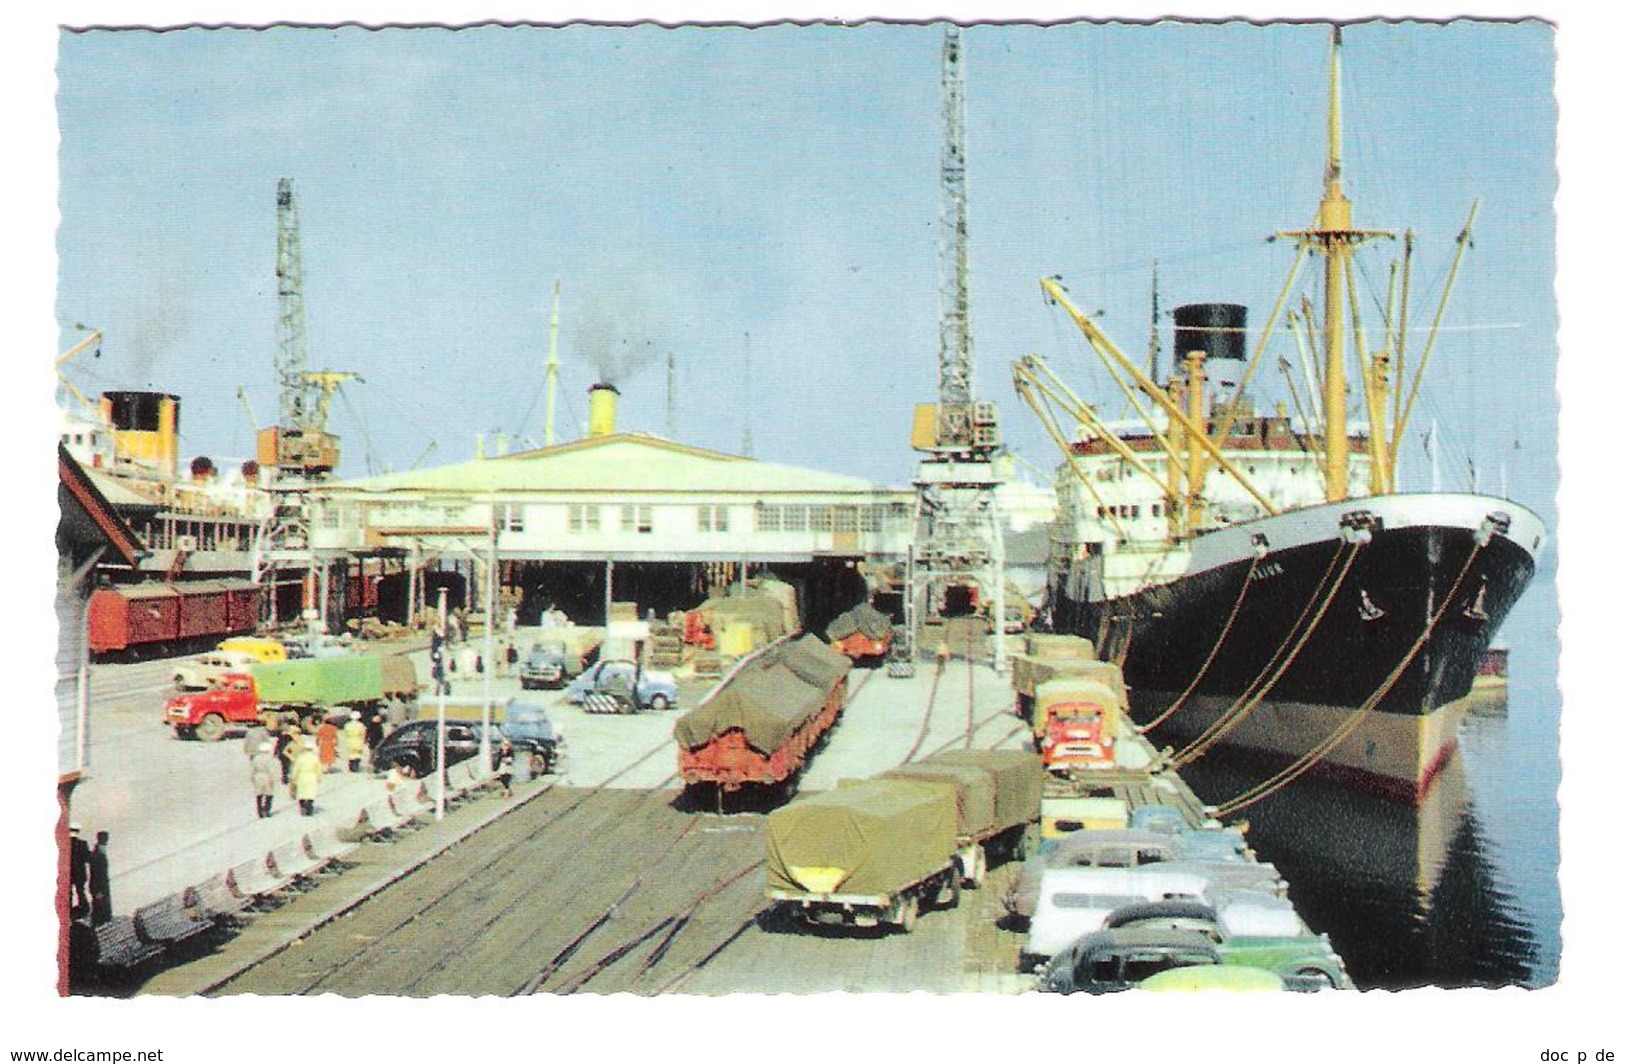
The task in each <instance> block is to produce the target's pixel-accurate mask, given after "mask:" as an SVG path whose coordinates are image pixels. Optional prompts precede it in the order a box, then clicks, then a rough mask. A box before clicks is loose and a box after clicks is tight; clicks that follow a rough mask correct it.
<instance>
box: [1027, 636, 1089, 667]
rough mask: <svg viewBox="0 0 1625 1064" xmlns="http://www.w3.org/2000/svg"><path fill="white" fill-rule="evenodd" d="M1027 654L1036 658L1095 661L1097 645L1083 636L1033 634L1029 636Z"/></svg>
mask: <svg viewBox="0 0 1625 1064" xmlns="http://www.w3.org/2000/svg"><path fill="white" fill-rule="evenodd" d="M1027 653H1028V654H1030V655H1032V656H1033V657H1035V658H1082V659H1084V660H1086V661H1093V660H1094V657H1095V645H1094V644H1093V643H1091V642H1090V641H1089V640H1088V639H1086V638H1085V637H1083V636H1081V635H1049V634H1047V633H1043V632H1033V633H1032V634H1031V635H1029V636H1027Z"/></svg>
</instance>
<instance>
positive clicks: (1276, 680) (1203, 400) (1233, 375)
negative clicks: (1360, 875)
mask: <svg viewBox="0 0 1625 1064" xmlns="http://www.w3.org/2000/svg"><path fill="white" fill-rule="evenodd" d="M1340 51H1341V35H1340V32H1339V31H1335V30H1334V33H1333V43H1332V59H1331V75H1330V79H1329V80H1330V92H1329V95H1330V114H1331V118H1330V121H1329V123H1328V130H1329V133H1328V152H1327V164H1326V169H1325V179H1324V190H1323V194H1322V198H1321V201H1320V205H1319V209H1318V211H1317V213H1316V216H1315V220H1314V222H1313V224H1312V225H1311V226H1310V227H1309V228H1307V229H1305V230H1303V231H1300V232H1293V233H1285V234H1281V236H1282V238H1284V239H1288V240H1292V241H1294V242H1295V243H1296V245H1297V247H1298V256H1297V260H1296V263H1295V265H1294V267H1293V277H1295V276H1296V273H1297V268H1298V265H1299V264H1301V263H1302V262H1303V260H1304V259H1305V258H1307V257H1311V256H1312V257H1315V258H1317V259H1318V260H1319V261H1320V263H1321V269H1322V277H1321V281H1322V284H1321V286H1320V297H1321V299H1320V303H1321V305H1320V307H1319V308H1318V322H1317V321H1314V319H1313V317H1312V316H1311V314H1312V312H1311V310H1310V308H1309V306H1308V301H1307V300H1305V305H1304V308H1303V314H1302V316H1301V317H1300V316H1299V312H1298V310H1297V309H1295V308H1294V309H1293V310H1290V311H1288V313H1287V315H1286V317H1287V323H1288V327H1289V328H1290V329H1291V330H1292V331H1293V333H1294V335H1295V337H1296V338H1297V340H1298V353H1299V355H1300V358H1301V359H1302V363H1303V368H1304V376H1305V378H1306V379H1308V380H1312V381H1314V382H1315V385H1314V386H1313V387H1309V388H1306V389H1305V394H1303V395H1300V394H1298V392H1297V391H1296V389H1295V388H1294V391H1293V399H1294V401H1302V400H1307V402H1306V403H1300V406H1299V408H1298V410H1297V411H1296V416H1293V415H1292V414H1291V413H1289V411H1288V409H1287V407H1286V405H1285V404H1284V403H1283V404H1278V405H1277V407H1276V409H1275V410H1274V412H1273V413H1260V412H1259V411H1258V410H1257V409H1255V405H1254V402H1253V400H1252V398H1251V396H1250V394H1249V392H1248V390H1247V385H1248V383H1249V381H1250V380H1251V377H1252V374H1253V371H1254V369H1255V368H1256V366H1257V363H1258V361H1259V358H1260V356H1261V355H1262V354H1263V351H1264V348H1265V345H1266V344H1267V343H1268V339H1269V335H1270V333H1271V332H1272V331H1273V329H1274V327H1275V325H1276V322H1277V321H1278V320H1279V319H1280V316H1281V310H1282V307H1283V306H1284V305H1285V304H1286V303H1287V293H1288V291H1289V290H1290V288H1291V286H1292V283H1293V279H1292V277H1289V278H1288V281H1287V283H1286V285H1285V286H1284V287H1283V290H1282V293H1281V297H1280V299H1279V300H1278V302H1277V303H1276V306H1275V309H1274V312H1273V313H1272V314H1271V316H1270V319H1269V322H1268V324H1266V325H1265V327H1264V329H1263V332H1262V336H1261V338H1260V340H1259V343H1258V345H1257V347H1256V349H1255V350H1254V352H1253V353H1252V355H1251V358H1250V359H1249V358H1248V355H1247V352H1246V350H1245V348H1246V343H1245V338H1246V335H1247V331H1246V329H1247V326H1246V310H1245V308H1244V307H1241V306H1237V305H1234V304H1224V303H1220V304H1195V305H1191V306H1184V307H1180V308H1178V309H1177V310H1176V311H1175V315H1174V319H1175V367H1174V371H1173V372H1172V374H1171V375H1170V376H1169V377H1168V378H1167V379H1165V380H1163V381H1161V382H1159V381H1157V380H1154V379H1153V378H1152V376H1148V375H1147V374H1146V373H1144V372H1142V371H1141V370H1140V368H1139V367H1138V366H1136V365H1135V363H1134V361H1133V360H1132V359H1129V358H1128V357H1127V356H1125V355H1124V354H1123V353H1122V352H1121V351H1120V350H1119V349H1118V348H1117V347H1116V346H1115V345H1113V344H1112V342H1111V341H1110V340H1109V339H1108V338H1107V337H1106V336H1105V334H1104V333H1103V332H1101V330H1100V329H1099V328H1098V326H1097V325H1096V324H1095V323H1094V321H1093V320H1092V319H1091V318H1090V317H1089V316H1088V315H1086V314H1084V313H1083V312H1081V311H1079V310H1078V309H1077V308H1076V307H1075V306H1074V305H1073V304H1072V302H1071V301H1070V300H1069V299H1068V297H1067V295H1066V292H1065V289H1064V288H1062V286H1061V285H1060V284H1059V282H1058V280H1055V279H1050V280H1046V281H1044V282H1043V287H1044V291H1045V293H1046V295H1047V297H1048V298H1050V299H1051V300H1053V301H1054V302H1055V303H1057V304H1058V305H1060V306H1062V307H1063V308H1064V309H1065V310H1066V312H1067V313H1068V314H1069V315H1070V316H1071V317H1072V319H1073V320H1074V321H1075V322H1076V324H1077V325H1078V327H1079V328H1080V329H1081V330H1082V331H1083V333H1084V335H1085V337H1086V338H1087V340H1088V341H1089V343H1090V345H1091V346H1092V347H1093V348H1094V349H1095V351H1096V352H1097V353H1098V354H1099V355H1100V357H1101V359H1102V360H1103V361H1104V362H1105V363H1106V364H1107V366H1108V368H1109V369H1111V370H1112V371H1113V375H1114V376H1115V377H1116V378H1117V380H1118V381H1119V383H1120V384H1121V385H1122V386H1123V389H1124V392H1125V394H1127V395H1128V397H1129V400H1130V401H1131V402H1132V403H1133V404H1134V406H1135V408H1136V410H1137V412H1138V413H1139V414H1140V415H1141V417H1140V418H1139V419H1138V420H1136V421H1135V422H1133V423H1132V424H1129V423H1124V422H1113V423H1110V424H1108V423H1107V422H1105V421H1104V420H1102V419H1101V418H1099V417H1098V416H1097V415H1096V414H1095V413H1094V410H1093V408H1092V407H1090V406H1089V405H1088V404H1086V403H1083V402H1082V401H1080V400H1079V399H1078V398H1077V397H1076V396H1075V395H1074V394H1073V393H1072V392H1071V391H1069V390H1068V389H1067V388H1066V386H1065V385H1064V384H1062V383H1061V382H1060V381H1059V380H1058V379H1057V378H1056V377H1055V376H1054V375H1053V374H1052V373H1050V371H1049V370H1048V368H1047V367H1046V366H1045V365H1044V363H1043V362H1042V361H1041V360H1040V359H1037V358H1036V357H1034V356H1029V357H1028V358H1026V359H1023V360H1022V361H1021V362H1019V363H1018V364H1017V366H1016V387H1017V390H1018V392H1020V393H1021V394H1022V395H1023V397H1024V398H1025V399H1026V400H1027V402H1028V403H1029V405H1031V406H1032V407H1033V409H1034V410H1035V411H1036V412H1037V413H1038V414H1039V415H1040V418H1041V420H1043V421H1044V422H1045V424H1046V426H1047V427H1048V428H1049V430H1050V431H1051V434H1052V435H1053V436H1055V438H1056V440H1057V442H1059V443H1061V444H1062V445H1063V447H1064V449H1065V453H1066V464H1065V465H1064V466H1063V468H1062V472H1061V475H1060V476H1059V477H1058V487H1057V493H1058V496H1059V499H1060V515H1059V517H1058V520H1057V524H1056V527H1057V530H1058V531H1057V533H1056V536H1055V543H1054V544H1053V546H1052V552H1051V562H1050V581H1049V616H1050V621H1051V623H1052V624H1053V626H1054V627H1055V629H1056V630H1057V631H1067V632H1075V633H1078V634H1082V635H1085V636H1088V637H1090V638H1091V639H1093V640H1094V641H1095V643H1096V645H1097V646H1098V647H1099V648H1100V649H1101V653H1102V656H1110V657H1112V658H1114V659H1116V660H1119V661H1120V662H1121V663H1122V665H1123V669H1124V673H1125V676H1126V679H1127V681H1128V683H1129V684H1130V685H1131V686H1132V687H1133V688H1134V689H1135V691H1136V697H1135V699H1134V704H1135V705H1136V706H1137V707H1148V708H1143V709H1141V713H1142V714H1147V715H1146V718H1145V719H1144V720H1142V721H1141V723H1142V726H1145V727H1146V729H1147V731H1148V732H1149V733H1150V735H1151V737H1152V738H1153V739H1154V740H1156V741H1157V742H1158V743H1159V745H1169V746H1172V747H1173V748H1174V750H1175V753H1174V760H1175V763H1176V764H1177V763H1180V762H1183V761H1188V760H1190V759H1194V758H1195V757H1198V756H1201V755H1202V754H1203V753H1204V752H1206V751H1207V750H1208V749H1209V748H1212V747H1216V746H1224V747H1228V748H1234V749H1241V750H1247V751H1252V752H1255V753H1258V754H1262V755H1266V757H1267V759H1268V760H1269V761H1271V762H1273V764H1271V766H1270V769H1269V771H1268V772H1267V773H1265V774H1264V775H1263V777H1262V778H1261V779H1260V781H1259V783H1258V784H1257V785H1256V786H1255V787H1253V788H1251V789H1250V790H1249V791H1248V792H1247V793H1246V794H1244V795H1243V796H1238V798H1240V799H1241V800H1243V801H1245V800H1246V799H1251V798H1256V797H1258V796H1262V795H1263V794H1265V793H1268V792H1269V791H1270V790H1272V789H1273V788H1274V787H1277V786H1280V785H1282V784H1284V783H1285V782H1289V781H1290V780H1291V779H1295V778H1297V777H1298V776H1299V775H1302V774H1304V773H1306V772H1310V771H1313V772H1317V773H1320V774H1323V775H1330V776H1332V777H1335V778H1339V779H1342V780H1344V781H1346V782H1348V783H1350V784H1352V785H1356V786H1360V787H1362V788H1365V789H1370V790H1374V791H1377V792H1379V793H1383V794H1387V795H1390V796H1392V797H1395V798H1398V799H1401V800H1407V801H1412V802H1415V801H1420V800H1421V798H1422V797H1424V796H1425V795H1426V793H1427V791H1428V788H1429V784H1430V782H1431V781H1432V780H1433V778H1434V777H1435V776H1436V775H1437V774H1438V772H1439V771H1440V769H1441V768H1442V767H1443V765H1444V764H1445V763H1446V762H1447V761H1448V760H1449V758H1450V757H1451V755H1452V753H1453V752H1454V750H1455V747H1456V735H1457V725H1458V723H1459V721H1460V718H1461V716H1462V714H1463V713H1464V712H1465V705H1464V701H1463V700H1464V699H1465V697H1466V696H1467V695H1468V693H1469V691H1470V690H1471V687H1472V683H1473V677H1474V673H1475V669H1476V665H1477V662H1478V660H1479V658H1480V656H1481V655H1482V653H1483V652H1484V650H1485V648H1486V647H1487V646H1488V645H1489V643H1490V640H1491V639H1492V637H1493V636H1494V635H1495V633H1496V631H1497V629H1498V628H1499V627H1500V625H1501V623H1502V621H1503V620H1504V619H1505V618H1506V616H1507V613H1508V611H1510V610H1511V609H1512V606H1513V604H1514V603H1516V602H1517V600H1518V598H1519V597H1520V596H1521V595H1522V593H1523V591H1524V589H1525V587H1526V586H1527V585H1528V583H1529V580H1530V579H1531V577H1532V575H1533V573H1534V569H1535V561H1536V558H1537V556H1538V554H1539V551H1540V548H1541V544H1542V541H1543V540H1544V539H1545V538H1546V529H1545V526H1544V524H1543V522H1542V521H1541V519H1540V518H1539V517H1538V516H1536V515H1535V514H1534V513H1533V512H1531V511H1530V510H1529V509H1527V508H1526V507H1523V506H1521V505H1518V504H1517V503H1514V502H1511V501H1509V500H1507V499H1502V498H1496V497H1492V496H1488V495H1482V494H1473V493H1459V494H1457V493H1442V492H1438V491H1434V492H1428V493H1401V492H1399V491H1398V490H1397V477H1396V470H1397V456H1398V453H1399V450H1400V446H1401V443H1402V441H1403V439H1404V436H1405V432H1406V429H1407V427H1408V422H1409V419H1410V416H1411V413H1412V406H1413V404H1414V402H1415V397H1416V394H1417V388H1418V386H1419V384H1420V381H1421V376H1422V371H1423V370H1425V368H1426V364H1427V361H1428V358H1429V356H1430V354H1431V353H1432V349H1433V346H1434V338H1435V336H1436V334H1437V329H1438V320H1439V317H1440V315H1441V314H1442V310H1443V307H1444V301H1445V300H1447V299H1448V296H1449V286H1448V284H1447V286H1446V290H1445V294H1444V296H1443V297H1442V299H1441V302H1440V314H1436V315H1435V317H1434V326H1433V331H1432V332H1431V333H1430V334H1429V335H1428V336H1427V339H1426V343H1425V345H1424V346H1423V349H1422V351H1421V352H1416V351H1414V350H1411V351H1407V340H1408V337H1407V336H1406V331H1405V329H1404V328H1403V323H1404V322H1405V321H1406V320H1407V319H1408V313H1407V312H1408V306H1407V301H1408V298H1409V287H1410V284H1409V282H1410V256H1411V239H1410V234H1408V233H1407V234H1406V235H1405V238H1404V259H1403V266H1402V267H1401V266H1400V265H1399V264H1396V265H1395V267H1394V268H1393V270H1392V271H1391V273H1390V285H1389V295H1388V303H1387V306H1386V307H1385V308H1384V310H1385V314H1384V318H1383V321H1384V324H1383V325H1382V326H1381V328H1380V348H1379V341H1373V342H1371V343H1368V342H1367V335H1368V332H1369V334H1370V335H1377V333H1378V330H1367V331H1362V326H1361V323H1360V317H1359V302H1358V292H1357V291H1356V289H1355V286H1354V283H1353V277H1354V270H1353V262H1352V258H1353V251H1354V249H1355V248H1356V247H1357V246H1358V245H1360V244H1363V243H1366V242H1369V241H1373V240H1377V239H1383V238H1389V237H1392V236H1393V234H1390V233H1385V232H1380V231H1375V230H1365V229H1358V228H1356V227H1355V225H1354V223H1353V217H1352V215H1353V211H1352V207H1351V204H1350V202H1349V200H1348V199H1347V198H1346V196H1345V195H1344V193H1343V189H1342V180H1341V178H1342V161H1341V145H1340V139H1341V138H1340V132H1339V129H1340V126H1339V62H1340V58H1339V56H1340ZM1471 225H1472V218H1471V215H1469V219H1468V222H1467V225H1466V227H1464V228H1463V230H1462V232H1461V234H1460V236H1459V237H1458V250H1457V253H1456V260H1455V263H1454V264H1453V265H1452V269H1451V275H1450V276H1451V280H1452V281H1453V279H1454V276H1455V271H1456V267H1457V266H1459V264H1460V259H1461V255H1462V252H1463V251H1464V250H1465V248H1466V246H1467V243H1468V241H1469V237H1470V232H1471ZM1401 270H1402V271H1403V272H1402V273H1401ZM1401 276H1402V277H1403V284H1402V285H1400V284H1399V283H1398V281H1399V278H1400V277H1401ZM1396 289H1397V290H1399V291H1400V292H1401V293H1402V294H1401V295H1399V296H1398V305H1397V306H1396ZM1351 348H1352V351H1353V354H1354V356H1355V359H1354V361H1355V363H1356V365H1355V367H1354V372H1353V373H1352V374H1351V373H1350V371H1349V369H1348V368H1346V362H1347V361H1348V359H1349V351H1350V349H1351ZM1407 359H1409V360H1410V362H1411V368H1410V372H1411V380H1410V381H1407V379H1406V373H1407ZM1154 373H1155V371H1154V370H1153V374H1154ZM1351 377H1352V378H1353V380H1354V382H1356V386H1358V387H1359V388H1360V389H1361V392H1362V394H1363V397H1364V400H1365V407H1366V411H1367V418H1368V423H1367V424H1364V425H1357V424H1354V423H1351V421H1350V419H1349V417H1348V411H1347V393H1348V392H1349V391H1350V387H1351V384H1350V379H1351ZM1147 403H1149V407H1148V406H1147ZM1069 417H1070V418H1075V419H1076V420H1077V421H1078V423H1079V424H1081V426H1082V431H1081V432H1078V433H1076V434H1075V435H1073V434H1068V433H1067V432H1066V430H1065V429H1064V428H1063V426H1064V425H1065V423H1066V419H1067V418H1069ZM1148 710H1149V713H1148Z"/></svg>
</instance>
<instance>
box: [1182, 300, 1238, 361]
mask: <svg viewBox="0 0 1625 1064" xmlns="http://www.w3.org/2000/svg"><path fill="white" fill-rule="evenodd" d="M1192 351H1205V352H1207V357H1208V361H1209V362H1212V361H1213V360H1214V359H1216V358H1230V359H1235V360H1236V361H1238V362H1242V361H1246V359H1247V308H1246V307H1244V306H1242V305H1241V304H1240V303H1189V304H1187V305H1185V306H1183V307H1175V308H1174V358H1175V359H1176V360H1177V361H1178V363H1179V364H1183V363H1184V361H1185V356H1186V355H1188V354H1190V353H1191V352H1192Z"/></svg>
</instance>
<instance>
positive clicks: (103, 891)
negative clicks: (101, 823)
mask: <svg viewBox="0 0 1625 1064" xmlns="http://www.w3.org/2000/svg"><path fill="white" fill-rule="evenodd" d="M68 915H69V916H71V917H72V918H73V919H74V920H76V921H84V922H88V923H89V924H90V925H91V926H92V927H100V926H101V925H102V924H105V923H107V922H108V921H109V920H111V919H112V918H113V897H112V892H111V886H110V884H109V882H108V872H107V832H105V831H98V832H96V841H95V842H94V843H90V842H87V841H86V840H85V837H84V830H83V829H82V828H81V827H80V826H79V825H78V824H77V823H73V824H69V825H68Z"/></svg>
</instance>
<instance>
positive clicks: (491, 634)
mask: <svg viewBox="0 0 1625 1064" xmlns="http://www.w3.org/2000/svg"><path fill="white" fill-rule="evenodd" d="M487 510H488V514H489V518H490V520H489V522H488V524H489V527H488V528H487V530H486V540H485V708H484V709H483V710H482V711H481V712H480V775H482V776H484V775H488V774H489V773H490V771H491V673H493V672H494V671H496V664H497V662H496V657H495V655H494V653H493V649H494V646H495V643H494V640H495V637H496V620H497V615H496V573H497V506H496V499H495V497H494V496H493V497H492V500H491V503H490V505H489V506H488V507H487Z"/></svg>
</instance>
